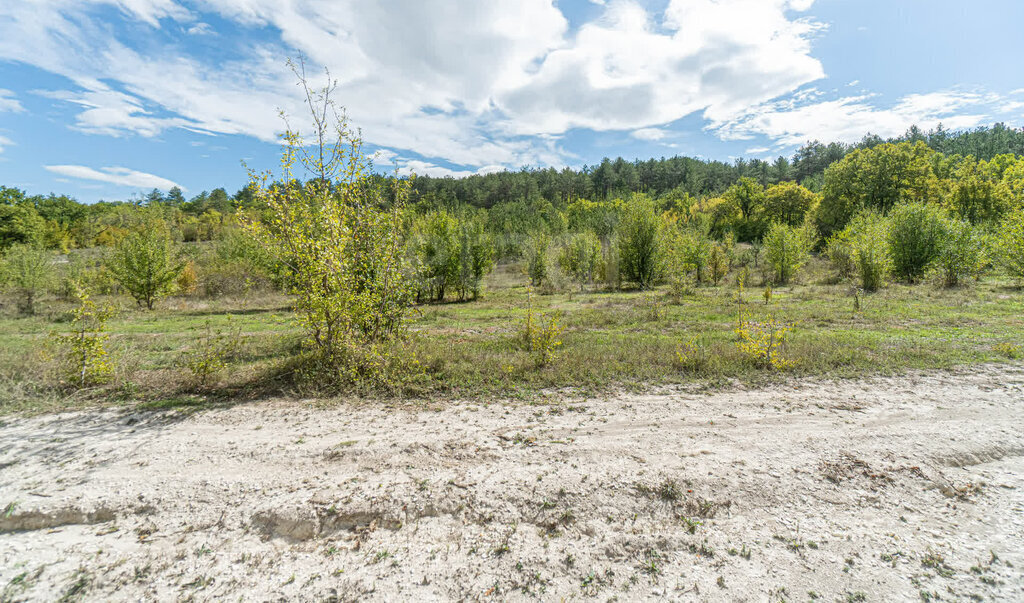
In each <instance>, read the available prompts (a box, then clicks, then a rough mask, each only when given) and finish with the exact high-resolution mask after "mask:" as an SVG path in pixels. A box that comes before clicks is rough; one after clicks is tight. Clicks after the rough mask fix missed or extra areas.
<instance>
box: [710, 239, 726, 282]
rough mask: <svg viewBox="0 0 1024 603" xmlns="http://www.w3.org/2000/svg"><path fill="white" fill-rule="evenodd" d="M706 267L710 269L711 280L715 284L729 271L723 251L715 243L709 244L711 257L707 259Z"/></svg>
mask: <svg viewBox="0 0 1024 603" xmlns="http://www.w3.org/2000/svg"><path fill="white" fill-rule="evenodd" d="M708 268H709V269H710V270H711V282H713V283H714V284H715V285H716V286H717V285H718V283H719V282H721V280H722V278H723V277H724V276H725V275H726V273H727V272H729V262H728V260H727V259H726V255H725V251H724V250H723V249H722V246H721V245H718V244H717V243H716V244H714V245H712V246H711V257H710V258H709V259H708Z"/></svg>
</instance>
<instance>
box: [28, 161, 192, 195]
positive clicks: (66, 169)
mask: <svg viewBox="0 0 1024 603" xmlns="http://www.w3.org/2000/svg"><path fill="white" fill-rule="evenodd" d="M43 167H45V168H46V169H47V171H50V172H53V173H54V174H61V175H62V176H68V177H69V178H77V179H79V180H94V181H97V182H106V183H109V184H117V185H119V186H128V187H132V188H140V189H151V188H159V189H162V190H168V189H170V188H173V187H175V186H177V187H178V188H180V189H181V190H183V191H184V190H188V189H186V188H185V187H184V186H181V185H180V184H176V183H175V182H173V181H171V180H168V179H167V178H161V177H160V176H156V175H153V174H147V173H146V172H138V171H135V170H132V169H129V168H126V167H117V166H115V167H102V168H99V169H98V170H97V169H93V168H91V167H87V166H84V165H47V166H43Z"/></svg>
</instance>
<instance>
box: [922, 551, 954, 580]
mask: <svg viewBox="0 0 1024 603" xmlns="http://www.w3.org/2000/svg"><path fill="white" fill-rule="evenodd" d="M921 565H923V566H924V567H927V568H929V569H932V570H934V571H935V573H936V574H938V575H940V576H942V577H943V578H949V577H951V576H952V575H953V574H954V573H955V570H953V568H952V567H950V566H949V565H947V564H946V560H945V558H943V556H942V555H940V554H939V553H936V552H934V551H932V550H931V549H929V550H928V552H927V553H925V554H924V556H923V557H921Z"/></svg>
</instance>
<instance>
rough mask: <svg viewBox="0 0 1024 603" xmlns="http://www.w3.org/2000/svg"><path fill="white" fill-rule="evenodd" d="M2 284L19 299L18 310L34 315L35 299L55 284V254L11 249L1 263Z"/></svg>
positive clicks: (24, 247)
mask: <svg viewBox="0 0 1024 603" xmlns="http://www.w3.org/2000/svg"><path fill="white" fill-rule="evenodd" d="M0 281H2V282H3V283H4V284H5V285H6V288H7V289H8V290H10V291H11V292H13V293H14V295H15V296H16V297H17V303H18V310H19V311H21V313H23V314H35V311H36V299H37V298H38V297H39V296H40V295H42V294H43V293H45V292H46V290H47V289H48V288H49V287H50V286H52V285H53V283H54V270H53V253H52V252H49V251H44V250H42V249H39V248H37V247H34V246H32V245H27V244H23V243H18V244H15V245H12V246H11V247H10V248H9V249H8V250H7V253H5V254H4V256H3V260H2V263H0Z"/></svg>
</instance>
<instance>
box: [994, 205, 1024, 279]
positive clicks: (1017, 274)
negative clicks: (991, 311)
mask: <svg viewBox="0 0 1024 603" xmlns="http://www.w3.org/2000/svg"><path fill="white" fill-rule="evenodd" d="M998 245H999V258H1000V263H1001V264H1002V266H1003V268H1004V269H1005V270H1006V272H1007V274H1009V275H1010V276H1011V277H1013V278H1015V279H1017V280H1019V281H1024V209H1018V210H1017V211H1015V212H1013V213H1011V214H1009V215H1008V216H1007V217H1006V219H1005V220H1003V223H1002V225H1001V226H1000V228H999V243H998Z"/></svg>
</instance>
